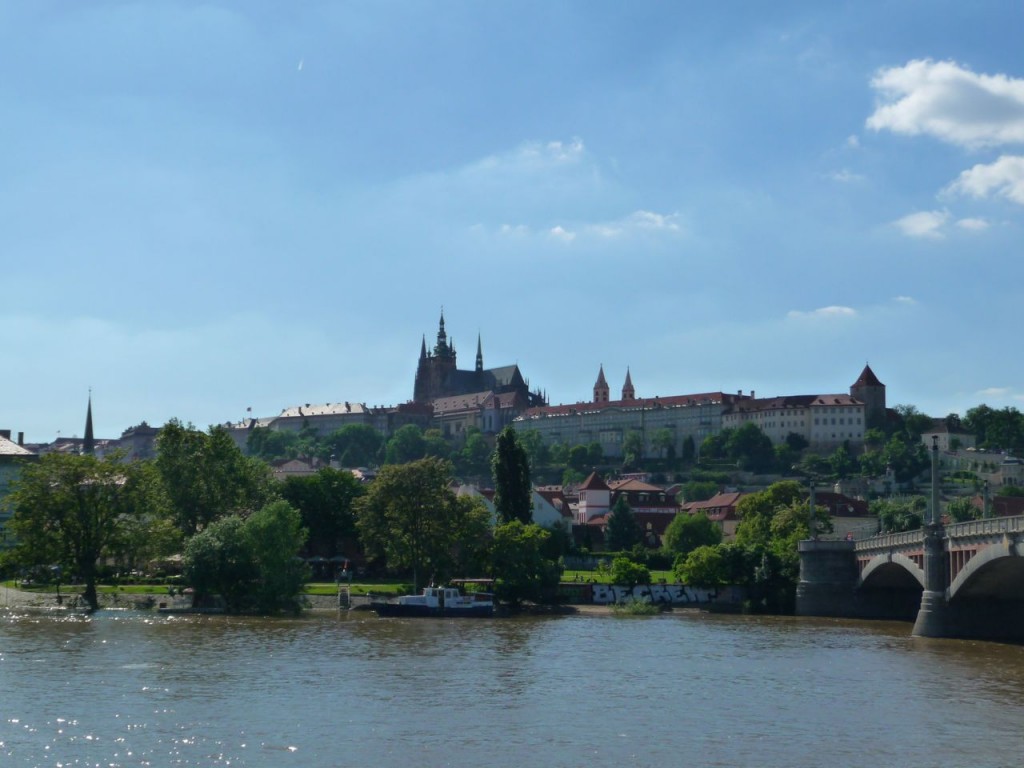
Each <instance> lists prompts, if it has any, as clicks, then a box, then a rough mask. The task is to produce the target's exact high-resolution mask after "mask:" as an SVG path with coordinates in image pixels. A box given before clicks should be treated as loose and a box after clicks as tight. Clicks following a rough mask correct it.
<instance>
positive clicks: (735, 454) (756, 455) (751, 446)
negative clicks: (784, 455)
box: [725, 421, 775, 472]
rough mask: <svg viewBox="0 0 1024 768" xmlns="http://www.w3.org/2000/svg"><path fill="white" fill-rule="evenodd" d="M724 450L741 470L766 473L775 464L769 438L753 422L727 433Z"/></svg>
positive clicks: (773, 451)
mask: <svg viewBox="0 0 1024 768" xmlns="http://www.w3.org/2000/svg"><path fill="white" fill-rule="evenodd" d="M725 450H726V453H727V455H728V456H729V458H730V459H732V460H733V461H735V462H736V466H738V467H739V468H740V469H742V470H747V471H750V472H767V471H768V470H770V469H772V466H773V465H774V463H775V450H774V449H773V448H772V441H771V438H769V437H768V435H766V434H765V433H764V432H762V431H761V429H760V428H759V427H758V426H757V425H756V424H754V423H753V422H750V421H748V422H747V423H746V424H744V425H743V426H741V427H738V428H736V429H733V430H731V431H730V432H729V435H728V437H726V441H725Z"/></svg>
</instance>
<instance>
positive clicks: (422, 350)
mask: <svg viewBox="0 0 1024 768" xmlns="http://www.w3.org/2000/svg"><path fill="white" fill-rule="evenodd" d="M426 359H427V334H423V343H422V344H420V360H426Z"/></svg>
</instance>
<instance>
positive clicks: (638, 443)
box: [622, 429, 644, 467]
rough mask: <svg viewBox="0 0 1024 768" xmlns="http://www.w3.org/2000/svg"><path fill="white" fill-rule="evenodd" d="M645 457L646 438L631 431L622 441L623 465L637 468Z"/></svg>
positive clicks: (633, 430)
mask: <svg viewBox="0 0 1024 768" xmlns="http://www.w3.org/2000/svg"><path fill="white" fill-rule="evenodd" d="M643 457H644V436H643V435H642V434H641V433H640V432H637V431H636V430H635V429H631V430H630V431H629V432H627V433H626V437H625V438H623V440H622V465H623V466H625V467H635V466H637V465H638V464H639V463H640V460H641V459H643Z"/></svg>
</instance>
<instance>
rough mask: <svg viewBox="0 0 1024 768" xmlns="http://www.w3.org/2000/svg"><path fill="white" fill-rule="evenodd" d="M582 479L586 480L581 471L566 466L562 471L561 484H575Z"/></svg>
mask: <svg viewBox="0 0 1024 768" xmlns="http://www.w3.org/2000/svg"><path fill="white" fill-rule="evenodd" d="M584 480H586V478H585V477H584V476H583V473H582V472H577V471H576V470H575V469H572V468H571V467H567V468H566V470H565V471H564V472H562V485H563V486H565V485H576V484H578V483H582V482H583V481H584Z"/></svg>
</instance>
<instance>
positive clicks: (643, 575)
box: [611, 557, 651, 589]
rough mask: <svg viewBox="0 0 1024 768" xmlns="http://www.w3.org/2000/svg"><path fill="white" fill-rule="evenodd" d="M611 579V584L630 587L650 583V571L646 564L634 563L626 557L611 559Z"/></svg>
mask: <svg viewBox="0 0 1024 768" xmlns="http://www.w3.org/2000/svg"><path fill="white" fill-rule="evenodd" d="M611 579H612V583H613V584H618V585H620V586H623V587H629V588H630V589H632V588H633V587H635V586H636V585H637V584H650V583H651V572H650V571H649V570H648V569H647V566H646V565H642V564H640V563H635V562H633V561H632V560H630V559H629V558H628V557H616V558H615V559H614V560H612V567H611Z"/></svg>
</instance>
